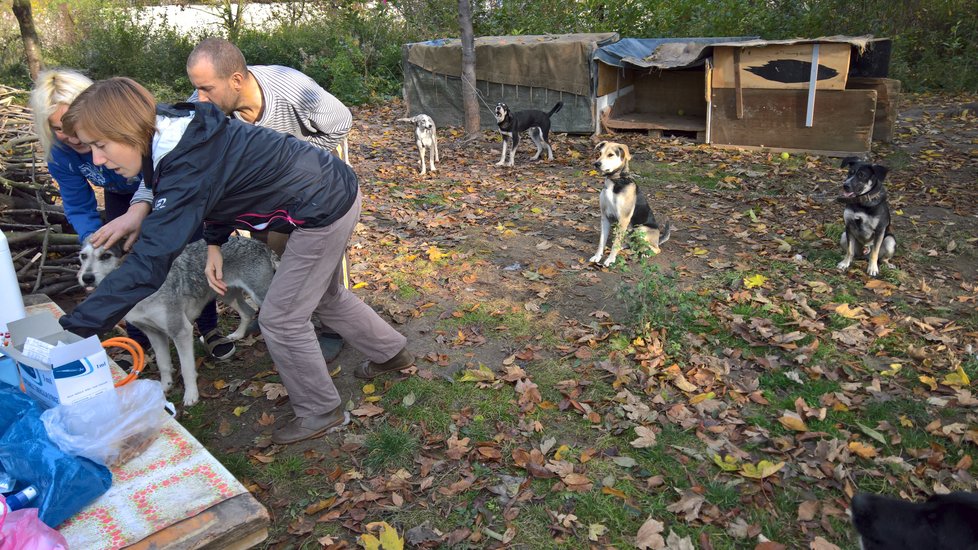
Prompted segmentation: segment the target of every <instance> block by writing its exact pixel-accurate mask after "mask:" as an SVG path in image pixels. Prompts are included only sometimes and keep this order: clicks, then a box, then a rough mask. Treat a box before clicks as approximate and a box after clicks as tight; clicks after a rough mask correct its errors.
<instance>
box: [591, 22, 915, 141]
mask: <svg viewBox="0 0 978 550" xmlns="http://www.w3.org/2000/svg"><path fill="white" fill-rule="evenodd" d="M628 40H632V39H625V40H622V41H620V42H619V43H618V44H621V43H624V42H626V41H628ZM638 44H639V45H640V46H641V47H642V49H638V50H634V49H633V50H632V51H631V52H630V54H629V55H621V54H620V50H623V49H624V48H622V47H619V48H617V49H618V50H619V53H615V46H616V45H617V44H613V45H611V46H606V47H602V48H601V49H600V50H599V52H598V53H597V54H596V56H595V58H596V60H597V62H598V87H597V89H598V99H597V105H598V108H599V112H600V113H601V114H600V123H601V126H602V127H603V128H605V129H608V130H612V131H614V130H625V129H644V130H648V131H650V132H653V133H660V134H661V133H664V132H672V133H679V134H686V135H689V136H690V137H694V138H695V139H696V140H697V141H700V142H706V143H710V144H712V145H715V146H718V147H738V148H762V149H771V150H778V151H795V152H801V151H806V152H813V153H817V154H826V155H834V156H845V155H853V154H855V155H860V154H865V153H867V152H869V150H870V147H871V143H872V140H873V139H876V140H884V141H885V140H888V139H889V138H890V137H891V136H892V128H893V123H894V121H895V118H896V112H895V98H896V94H897V93H898V92H899V82H897V81H894V80H890V79H888V78H886V76H887V74H886V73H887V70H888V66H889V53H890V41H889V40H886V39H873V38H872V37H846V36H835V37H824V38H815V39H798V40H777V41H769V40H759V39H753V38H736V39H720V38H694V39H663V40H641V41H638ZM635 51H638V52H640V53H644V55H636V54H635V53H634V52H635ZM608 52H612V53H613V54H614V55H612V56H610V61H609V56H608V55H605V54H606V53H608ZM877 127H878V129H877Z"/></svg>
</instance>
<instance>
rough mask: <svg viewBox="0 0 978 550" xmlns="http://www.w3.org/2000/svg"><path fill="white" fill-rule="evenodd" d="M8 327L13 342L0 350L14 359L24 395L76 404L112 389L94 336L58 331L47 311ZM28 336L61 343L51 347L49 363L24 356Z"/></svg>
mask: <svg viewBox="0 0 978 550" xmlns="http://www.w3.org/2000/svg"><path fill="white" fill-rule="evenodd" d="M8 326H9V328H10V333H11V337H12V341H13V345H12V346H10V347H5V348H3V353H5V354H7V355H9V356H11V357H13V358H14V359H15V360H16V361H17V366H18V367H19V368H20V379H21V381H22V382H23V384H24V389H25V391H26V392H27V395H29V396H31V397H32V398H34V400H35V401H37V403H38V404H40V405H41V406H42V407H45V408H50V407H54V406H55V405H59V404H64V405H70V404H72V403H79V402H81V401H85V400H87V399H91V398H93V397H97V396H99V395H101V394H102V393H105V392H107V391H109V390H111V389H112V388H113V383H112V371H111V370H110V369H109V358H108V356H107V355H105V350H104V349H103V348H102V343H101V342H100V341H99V339H98V337H96V336H90V337H88V338H82V337H80V336H78V335H76V334H72V333H70V332H67V331H65V330H62V329H61V325H60V324H58V321H57V319H55V318H54V315H52V314H51V313H50V312H42V313H38V314H36V315H31V316H29V317H26V318H24V319H21V320H19V321H12V322H11V323H10V324H9V325H8ZM28 337H32V338H36V339H38V340H40V341H42V342H45V343H48V344H57V343H58V342H63V343H64V344H65V345H62V346H57V347H55V348H54V349H53V350H51V355H50V357H49V362H48V363H45V362H42V361H38V360H36V359H32V358H30V357H28V356H26V355H24V353H23V351H24V341H25V340H27V338H28Z"/></svg>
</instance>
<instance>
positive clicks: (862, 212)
mask: <svg viewBox="0 0 978 550" xmlns="http://www.w3.org/2000/svg"><path fill="white" fill-rule="evenodd" d="M842 168H848V169H849V174H848V176H846V181H845V183H843V184H842V196H840V197H839V198H838V199H836V200H837V201H839V202H841V203H842V204H844V205H845V207H846V208H845V211H844V212H843V213H842V219H843V220H844V221H845V224H846V228H845V231H843V232H842V237H841V238H840V239H839V244H841V245H842V248H843V250H844V251H845V254H846V255H845V257H844V258H842V261H841V262H839V265H838V266H836V267H838V268H839V270H841V271H846V270H847V269H849V265H850V264H851V263H852V259H853V258H854V257H855V255H856V251H857V249H858V251H859V252H860V253H861V254H862V255H863V256H867V255H868V256H869V266H868V267H867V268H866V274H867V275H869V276H870V277H876V276H877V275H879V273H880V268H879V260H881V259H882V260H883V261H886V260H889V259H890V258H892V257H893V251H894V250H895V249H896V239H895V238H894V237H893V234H892V233H890V206H889V203H887V200H886V188H885V187H883V180H884V179H885V178H886V174H887V172H889V169H888V168H887V167H885V166H882V165H879V164H870V163H868V162H862V161H860V160H859V159H858V158H856V157H846V158H845V159H844V160H843V161H842Z"/></svg>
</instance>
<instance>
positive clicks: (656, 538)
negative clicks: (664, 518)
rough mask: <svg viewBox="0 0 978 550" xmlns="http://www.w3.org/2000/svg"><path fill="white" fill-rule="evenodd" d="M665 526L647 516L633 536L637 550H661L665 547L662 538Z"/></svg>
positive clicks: (664, 541)
mask: <svg viewBox="0 0 978 550" xmlns="http://www.w3.org/2000/svg"><path fill="white" fill-rule="evenodd" d="M664 528H665V525H663V524H662V522H661V521H656V520H654V519H652V516H649V519H647V520H645V523H643V524H642V526H641V527H639V529H638V534H637V535H636V536H635V547H636V548H638V549H639V550H663V549H664V548H665V547H666V540H665V539H664V538H662V530H663V529H664Z"/></svg>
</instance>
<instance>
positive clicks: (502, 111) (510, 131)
mask: <svg viewBox="0 0 978 550" xmlns="http://www.w3.org/2000/svg"><path fill="white" fill-rule="evenodd" d="M563 106H564V102H563V101H558V102H557V104H556V105H554V108H553V109H550V112H549V113H545V112H543V111H540V110H538V109H527V110H525V111H512V110H510V108H509V105H506V104H505V103H497V104H496V108H495V109H493V115H494V116H495V117H496V125H497V126H499V133H500V134H502V135H503V156H502V158H501V159H499V162H497V163H496V166H513V160H514V158H515V157H516V147H517V146H518V145H519V144H520V134H522V133H523V132H527V133H529V134H530V139H532V140H533V144H534V145H536V146H537V154H535V155H533V160H537V159H538V158H540V154H541V153H542V152H543V150H544V148H546V149H547V160H553V159H554V150H553V147H551V146H550V117H552V116H553V115H554V113H556V112H557V111H559V110H560V108H561V107H563ZM507 144H509V146H510V151H509V162H506V145H507Z"/></svg>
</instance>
